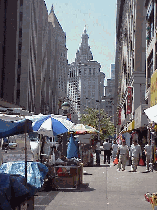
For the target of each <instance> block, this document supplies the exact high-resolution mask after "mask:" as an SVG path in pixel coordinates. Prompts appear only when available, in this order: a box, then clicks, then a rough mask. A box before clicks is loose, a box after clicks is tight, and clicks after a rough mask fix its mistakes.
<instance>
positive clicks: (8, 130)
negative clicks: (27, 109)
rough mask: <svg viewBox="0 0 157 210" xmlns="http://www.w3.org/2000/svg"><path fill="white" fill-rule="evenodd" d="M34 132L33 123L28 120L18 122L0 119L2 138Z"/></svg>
mask: <svg viewBox="0 0 157 210" xmlns="http://www.w3.org/2000/svg"><path fill="white" fill-rule="evenodd" d="M32 131H33V129H32V122H31V121H30V120H28V119H23V120H18V121H11V120H2V119H0V138H4V137H8V136H13V135H17V134H23V133H25V132H26V133H28V132H32Z"/></svg>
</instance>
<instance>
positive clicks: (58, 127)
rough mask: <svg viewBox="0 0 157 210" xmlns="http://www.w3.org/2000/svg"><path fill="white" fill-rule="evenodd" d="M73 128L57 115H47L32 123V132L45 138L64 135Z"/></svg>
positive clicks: (67, 121)
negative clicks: (45, 136)
mask: <svg viewBox="0 0 157 210" xmlns="http://www.w3.org/2000/svg"><path fill="white" fill-rule="evenodd" d="M73 126H74V123H72V122H71V121H69V120H67V119H65V118H63V117H61V116H59V117H58V116H57V115H53V116H51V115H47V116H44V117H42V118H40V119H38V120H36V121H35V122H34V123H33V131H36V132H38V133H40V134H45V135H47V136H53V135H54V136H57V135H59V134H62V133H66V132H68V131H69V129H71V128H72V127H73Z"/></svg>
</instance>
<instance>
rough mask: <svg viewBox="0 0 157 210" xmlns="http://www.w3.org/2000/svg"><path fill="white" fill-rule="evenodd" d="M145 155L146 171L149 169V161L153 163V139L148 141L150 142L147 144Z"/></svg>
mask: <svg viewBox="0 0 157 210" xmlns="http://www.w3.org/2000/svg"><path fill="white" fill-rule="evenodd" d="M144 151H145V155H146V171H149V163H151V158H152V145H151V141H150V140H149V141H148V144H147V145H146V146H145V149H144Z"/></svg>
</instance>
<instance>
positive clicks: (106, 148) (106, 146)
mask: <svg viewBox="0 0 157 210" xmlns="http://www.w3.org/2000/svg"><path fill="white" fill-rule="evenodd" d="M103 148H104V164H105V163H106V157H107V162H108V164H110V156H111V148H112V146H111V144H110V143H109V139H106V141H105V142H104V143H103Z"/></svg>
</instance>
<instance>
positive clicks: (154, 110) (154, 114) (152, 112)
mask: <svg viewBox="0 0 157 210" xmlns="http://www.w3.org/2000/svg"><path fill="white" fill-rule="evenodd" d="M144 112H145V114H146V115H147V117H148V118H149V119H150V120H151V121H154V122H155V123H157V104H156V105H154V106H152V107H150V108H148V109H146V110H144Z"/></svg>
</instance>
